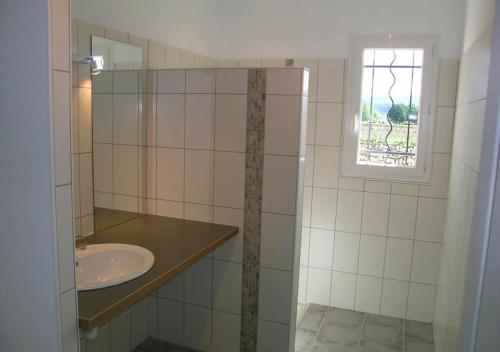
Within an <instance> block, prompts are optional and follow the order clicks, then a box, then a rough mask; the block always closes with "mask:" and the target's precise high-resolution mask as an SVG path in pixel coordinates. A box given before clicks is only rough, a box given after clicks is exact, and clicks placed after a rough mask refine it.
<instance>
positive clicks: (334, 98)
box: [318, 59, 344, 103]
mask: <svg viewBox="0 0 500 352" xmlns="http://www.w3.org/2000/svg"><path fill="white" fill-rule="evenodd" d="M343 84H344V60H343V59H320V60H319V68H318V101H320V102H335V103H338V102H342V101H343V95H344V94H343V91H344V87H343Z"/></svg>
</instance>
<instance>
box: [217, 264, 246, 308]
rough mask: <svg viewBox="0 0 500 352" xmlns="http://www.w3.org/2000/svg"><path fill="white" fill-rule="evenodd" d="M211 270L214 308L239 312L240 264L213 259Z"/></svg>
mask: <svg viewBox="0 0 500 352" xmlns="http://www.w3.org/2000/svg"><path fill="white" fill-rule="evenodd" d="M213 270H214V272H213V280H214V282H213V299H214V302H213V307H214V309H218V310H222V311H225V312H231V313H234V314H240V313H241V284H242V282H241V280H242V279H241V277H242V264H240V263H231V262H226V261H220V260H214V261H213Z"/></svg>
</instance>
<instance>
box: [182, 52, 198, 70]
mask: <svg viewBox="0 0 500 352" xmlns="http://www.w3.org/2000/svg"><path fill="white" fill-rule="evenodd" d="M180 52H181V67H186V68H188V67H195V54H194V53H192V52H190V51H186V50H182V49H181V50H180Z"/></svg>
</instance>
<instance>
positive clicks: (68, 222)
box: [50, 0, 78, 352]
mask: <svg viewBox="0 0 500 352" xmlns="http://www.w3.org/2000/svg"><path fill="white" fill-rule="evenodd" d="M50 17H51V21H52V22H51V43H52V114H53V150H54V186H55V206H56V237H57V263H58V266H59V300H60V314H61V331H62V341H61V344H62V351H64V352H66V351H68V352H70V351H71V352H77V351H78V319H77V316H78V307H77V300H76V288H75V258H74V237H73V211H72V209H73V199H72V170H71V149H72V146H71V128H72V126H71V82H70V79H71V78H70V67H71V66H70V65H71V60H70V57H69V55H70V18H71V17H70V2H69V1H68V0H58V1H54V0H53V1H51V16H50Z"/></svg>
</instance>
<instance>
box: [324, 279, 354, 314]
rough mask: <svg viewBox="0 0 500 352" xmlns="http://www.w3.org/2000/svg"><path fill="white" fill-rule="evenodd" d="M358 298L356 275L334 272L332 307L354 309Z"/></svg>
mask: <svg viewBox="0 0 500 352" xmlns="http://www.w3.org/2000/svg"><path fill="white" fill-rule="evenodd" d="M355 298H356V275H355V274H348V273H340V272H337V271H334V272H333V278H332V290H331V298H330V306H333V307H338V308H344V309H351V310H353V309H354V299H355Z"/></svg>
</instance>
